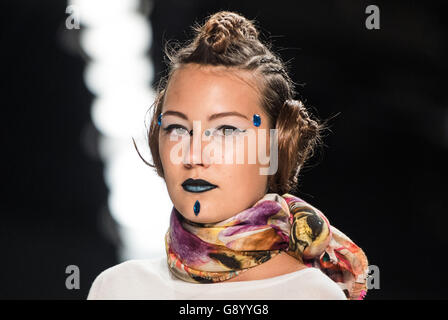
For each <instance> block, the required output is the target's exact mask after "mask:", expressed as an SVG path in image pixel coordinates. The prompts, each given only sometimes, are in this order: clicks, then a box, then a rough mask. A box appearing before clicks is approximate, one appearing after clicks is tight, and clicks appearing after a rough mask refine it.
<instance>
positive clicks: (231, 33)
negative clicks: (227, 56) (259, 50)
mask: <svg viewBox="0 0 448 320" xmlns="http://www.w3.org/2000/svg"><path fill="white" fill-rule="evenodd" d="M200 36H201V38H202V39H203V40H204V41H205V43H206V44H207V45H208V46H210V47H211V48H212V49H213V51H215V52H217V53H221V52H224V51H226V49H227V48H228V47H229V46H230V45H231V44H232V42H235V41H238V40H257V39H258V31H257V29H256V28H255V26H254V24H253V23H252V22H251V21H249V20H248V19H246V18H245V17H243V16H241V15H239V14H237V13H234V12H230V11H220V12H218V13H215V14H213V15H212V16H210V17H209V18H208V20H207V22H206V23H205V24H204V26H203V27H202V29H201V34H200Z"/></svg>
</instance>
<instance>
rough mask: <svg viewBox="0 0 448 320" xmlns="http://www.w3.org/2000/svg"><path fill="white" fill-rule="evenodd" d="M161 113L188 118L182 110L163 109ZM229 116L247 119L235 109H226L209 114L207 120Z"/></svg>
mask: <svg viewBox="0 0 448 320" xmlns="http://www.w3.org/2000/svg"><path fill="white" fill-rule="evenodd" d="M163 115H172V116H178V117H180V118H182V119H185V120H188V117H187V116H186V115H185V114H183V113H182V112H179V111H171V110H168V111H165V112H164V113H163ZM229 116H237V117H241V118H244V119H246V120H249V119H248V118H247V117H246V116H245V115H244V114H241V113H239V112H236V111H228V112H220V113H215V114H212V115H211V116H209V117H208V121H211V120H214V119H218V118H223V117H229Z"/></svg>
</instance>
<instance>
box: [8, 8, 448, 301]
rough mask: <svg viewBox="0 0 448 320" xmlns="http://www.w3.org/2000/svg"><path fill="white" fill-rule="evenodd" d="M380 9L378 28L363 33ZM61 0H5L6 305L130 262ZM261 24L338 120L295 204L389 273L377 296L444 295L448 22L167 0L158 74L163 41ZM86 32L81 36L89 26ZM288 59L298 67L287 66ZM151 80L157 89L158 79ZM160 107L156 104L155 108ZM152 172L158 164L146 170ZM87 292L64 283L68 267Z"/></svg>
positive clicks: (439, 13) (65, 295)
mask: <svg viewBox="0 0 448 320" xmlns="http://www.w3.org/2000/svg"><path fill="white" fill-rule="evenodd" d="M369 4H376V5H378V6H379V7H380V18H381V20H380V21H381V29H380V30H367V29H366V28H365V24H364V23H365V19H366V17H367V15H366V14H365V8H366V7H367V5H369ZM66 6H67V4H66V3H65V2H64V1H60V0H54V1H49V0H46V1H23V0H14V1H2V2H1V7H0V21H1V29H0V32H1V59H0V61H1V69H0V70H1V78H2V79H1V80H2V87H1V88H2V89H1V114H2V116H1V130H2V135H1V136H2V150H1V155H2V165H1V169H0V170H1V178H2V183H1V188H2V189H1V202H0V213H1V220H0V298H7V299H50V298H55V299H85V297H86V296H87V293H88V290H89V288H90V285H91V283H92V281H93V280H94V278H95V277H96V276H97V275H98V274H99V273H100V272H101V271H103V270H104V269H106V268H108V267H111V266H113V265H115V264H117V263H118V262H119V260H118V255H117V242H116V241H112V240H110V239H111V238H110V237H108V236H107V235H108V234H107V232H106V231H105V228H104V225H105V224H107V223H110V217H109V216H108V214H107V210H106V209H105V203H106V200H107V188H106V185H105V183H104V181H103V172H102V169H103V167H102V163H101V161H100V160H99V158H98V157H97V156H96V155H95V143H96V132H95V129H93V126H92V123H91V119H90V103H91V101H92V98H93V96H92V95H91V94H90V93H89V91H88V90H87V89H86V87H85V85H84V82H83V76H82V75H83V71H84V67H85V62H86V61H85V60H84V58H83V56H82V55H81V54H80V53H79V52H77V50H76V48H74V47H73V43H74V40H76V38H77V36H78V35H79V31H76V30H67V29H65V19H66V18H67V16H68V15H67V14H66V13H65V8H66ZM220 9H226V10H236V11H237V12H240V13H242V14H243V15H245V16H246V17H247V18H250V19H256V20H257V21H258V25H259V26H260V27H261V31H262V33H263V34H264V38H265V39H266V38H267V39H270V40H272V41H273V43H274V48H275V49H276V50H277V52H279V53H280V55H281V57H282V58H283V59H284V60H285V61H291V62H290V66H291V67H290V71H291V76H292V78H293V80H294V81H295V82H297V83H301V84H304V85H303V86H302V87H298V90H299V96H298V97H297V98H301V99H303V100H304V101H305V103H306V105H307V106H308V107H310V108H311V110H313V111H314V113H315V114H316V115H317V116H319V117H320V118H321V119H325V118H329V117H332V116H334V115H336V114H339V115H338V116H337V117H335V118H334V119H333V120H332V122H331V123H332V126H331V132H328V134H327V137H326V138H325V143H326V147H324V149H323V151H322V152H321V153H318V154H317V156H316V157H315V158H314V159H313V160H314V161H313V162H312V163H310V166H309V167H308V168H306V169H305V170H304V171H302V174H301V179H300V185H299V186H298V187H299V189H298V190H299V191H298V195H299V196H302V197H303V198H304V199H305V200H307V201H310V202H311V203H312V204H313V205H315V206H316V207H318V208H320V209H321V210H322V211H323V212H324V213H325V214H326V216H327V217H328V218H329V220H330V222H331V223H332V224H333V225H335V226H336V227H338V228H339V229H340V230H341V231H343V232H344V233H346V234H347V235H348V236H349V237H350V238H351V239H352V240H353V241H354V242H355V243H357V244H358V245H359V246H360V247H361V248H363V249H364V251H365V252H366V254H367V256H368V258H369V264H374V265H377V266H378V267H379V268H380V286H381V288H380V289H379V290H370V291H369V292H368V293H367V297H366V299H402V298H403V299H429V298H447V294H446V291H445V287H446V285H447V284H448V281H447V279H446V277H445V265H446V261H447V259H446V251H445V248H446V247H447V245H448V241H447V238H446V231H445V228H446V226H447V222H448V218H447V214H448V212H447V209H448V200H447V196H448V193H447V183H446V179H447V177H448V175H447V173H448V170H447V167H446V164H447V163H448V152H447V151H448V104H447V98H446V89H447V84H446V81H445V77H446V74H447V71H448V70H447V63H446V57H447V50H446V49H447V48H446V39H447V28H446V22H445V21H443V15H444V14H446V12H445V11H443V10H442V7H441V5H439V4H437V2H431V3H429V2H423V1H402V2H397V1H374V2H372V1H348V0H347V1H256V2H255V1H253V2H251V1H247V2H241V1H210V0H208V1H205V0H202V1H180V0H179V1H174V0H164V1H155V2H154V3H153V8H152V11H151V12H150V15H149V17H148V19H150V21H151V23H152V27H153V32H154V44H153V46H152V48H151V50H150V51H149V52H148V55H152V57H153V59H154V63H155V67H156V72H157V77H156V79H155V80H158V76H159V75H160V72H162V71H163V68H164V65H163V57H162V46H163V44H164V42H165V41H166V40H168V39H177V40H181V41H182V40H186V39H188V38H189V36H190V35H191V30H190V26H191V25H192V24H193V22H194V21H202V19H203V18H205V16H206V15H207V14H211V13H214V12H215V11H217V10H220ZM81 31H82V28H81ZM291 59H292V60H291ZM154 84H155V82H154ZM150 104H151V101H148V107H149V105H150ZM148 170H150V169H149V168H148ZM70 264H75V265H77V266H79V268H80V270H81V289H80V290H67V289H66V288H65V277H66V276H67V275H66V274H65V267H66V266H67V265H70Z"/></svg>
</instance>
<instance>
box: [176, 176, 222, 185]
mask: <svg viewBox="0 0 448 320" xmlns="http://www.w3.org/2000/svg"><path fill="white" fill-rule="evenodd" d="M187 185H189V186H212V187H217V186H216V185H214V184H213V183H210V182H208V181H207V180H203V179H192V178H188V179H187V180H185V181H184V182H182V187H185V186H187Z"/></svg>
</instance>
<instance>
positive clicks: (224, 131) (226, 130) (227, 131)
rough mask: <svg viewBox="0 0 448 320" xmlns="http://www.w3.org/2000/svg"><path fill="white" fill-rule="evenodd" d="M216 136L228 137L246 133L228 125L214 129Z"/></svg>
mask: <svg viewBox="0 0 448 320" xmlns="http://www.w3.org/2000/svg"><path fill="white" fill-rule="evenodd" d="M215 131H216V132H217V133H218V135H223V136H230V135H232V134H239V133H241V132H246V130H241V129H238V128H235V127H234V126H229V125H222V126H220V127H218V128H216V130H215Z"/></svg>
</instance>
